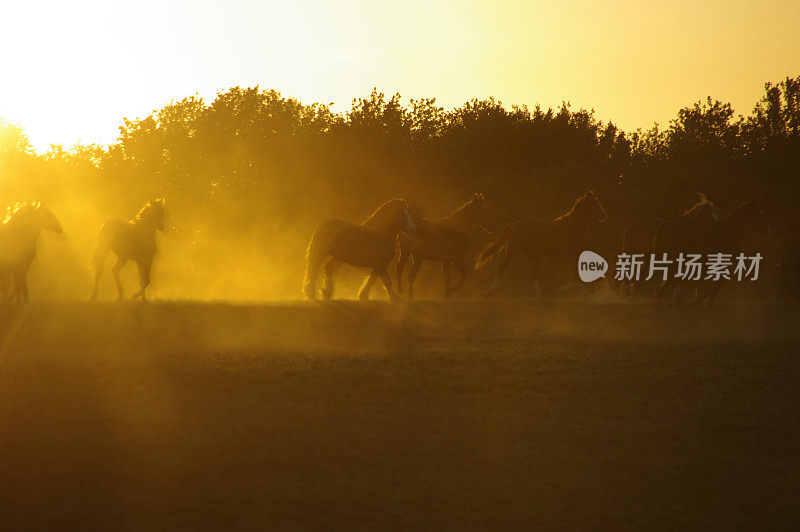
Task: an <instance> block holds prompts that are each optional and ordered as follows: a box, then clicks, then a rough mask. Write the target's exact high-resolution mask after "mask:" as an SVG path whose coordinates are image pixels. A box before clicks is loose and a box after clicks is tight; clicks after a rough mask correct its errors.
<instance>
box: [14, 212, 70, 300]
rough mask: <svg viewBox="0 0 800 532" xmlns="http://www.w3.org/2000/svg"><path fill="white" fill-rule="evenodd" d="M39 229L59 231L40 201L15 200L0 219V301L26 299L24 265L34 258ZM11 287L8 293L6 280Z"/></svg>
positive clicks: (60, 230)
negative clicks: (11, 282)
mask: <svg viewBox="0 0 800 532" xmlns="http://www.w3.org/2000/svg"><path fill="white" fill-rule="evenodd" d="M42 229H49V230H50V231H53V232H55V233H57V234H61V233H62V232H63V231H62V229H61V224H60V223H59V222H58V219H57V218H56V216H55V214H53V211H51V210H50V209H48V208H47V207H45V206H44V205H43V204H42V203H40V202H30V203H29V202H26V203H17V204H16V205H15V206H14V208H13V209H12V208H9V209H7V210H6V216H5V219H4V220H3V221H2V222H0V301H2V302H4V301H7V300H10V299H16V301H17V302H20V301H24V302H26V303H27V302H28V301H29V299H28V269H29V268H30V266H31V263H32V262H33V259H35V258H36V242H38V240H39V236H40V235H41V233H42ZM11 280H13V281H14V291H13V292H12V293H11V294H10V295H9V294H8V289H9V283H10V281H11Z"/></svg>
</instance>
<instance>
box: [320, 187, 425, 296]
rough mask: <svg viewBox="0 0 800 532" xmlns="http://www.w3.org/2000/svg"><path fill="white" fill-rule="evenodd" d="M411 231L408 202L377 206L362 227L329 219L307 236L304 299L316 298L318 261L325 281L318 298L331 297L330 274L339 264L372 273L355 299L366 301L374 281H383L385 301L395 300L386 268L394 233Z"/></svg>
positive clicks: (400, 200)
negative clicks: (366, 269)
mask: <svg viewBox="0 0 800 532" xmlns="http://www.w3.org/2000/svg"><path fill="white" fill-rule="evenodd" d="M400 230H405V231H409V232H410V233H413V232H414V221H413V220H412V218H411V214H410V213H409V212H408V203H406V200H404V199H401V198H394V199H391V200H389V201H387V202H386V203H384V204H383V205H381V206H380V207H378V209H377V210H376V211H375V212H374V213H372V215H371V216H370V217H369V218H367V219H366V220H365V221H364V223H363V224H360V225H359V224H356V223H353V222H348V221H346V220H338V219H332V220H328V221H326V222H325V223H324V224H322V225H321V226H320V227H319V228H318V229H317V230H316V231H314V235H313V236H312V237H311V241H310V242H309V244H308V252H307V253H306V260H307V266H306V276H305V284H304V292H305V295H306V297H307V298H309V299H314V298H315V296H316V281H317V275H318V274H319V268H320V266H321V265H322V262H323V261H324V260H325V259H326V258H328V257H331V259H330V260H329V261H328V262H327V263H326V264H325V268H324V269H325V281H324V283H323V286H322V296H323V297H324V298H325V299H330V298H331V297H332V296H333V274H334V272H335V271H336V269H337V268H338V267H339V266H341V264H342V263H347V264H351V265H353V266H361V267H365V268H371V269H372V272H371V273H370V276H369V277H368V278H367V280H366V281H365V282H364V284H363V285H362V287H361V290H359V292H358V297H359V299H364V300H365V299H369V291H370V288H372V285H373V284H374V283H375V281H376V280H377V279H378V277H380V278H381V280H383V284H384V286H385V287H386V291H387V292H388V293H389V298H391V299H399V296H398V295H397V293H396V292H395V291H394V289H393V288H392V281H391V279H390V278H389V273H388V272H387V267H388V266H389V263H390V262H391V261H392V259H393V258H394V256H395V249H396V247H397V233H398V232H399V231H400Z"/></svg>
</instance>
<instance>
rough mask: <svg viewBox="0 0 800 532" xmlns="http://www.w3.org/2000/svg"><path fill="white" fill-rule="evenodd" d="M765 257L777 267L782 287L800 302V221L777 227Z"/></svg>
mask: <svg viewBox="0 0 800 532" xmlns="http://www.w3.org/2000/svg"><path fill="white" fill-rule="evenodd" d="M765 255H766V258H767V259H768V260H769V261H770V263H771V264H772V265H774V266H776V267H777V270H778V272H779V274H780V281H781V284H782V286H783V287H784V288H787V289H788V292H789V295H791V296H792V297H793V298H794V299H795V300H798V301H800V220H794V221H792V222H788V223H785V224H783V225H780V226H779V227H777V228H776V229H775V231H774V232H773V234H772V238H771V239H770V242H769V243H768V245H767V249H766V252H765Z"/></svg>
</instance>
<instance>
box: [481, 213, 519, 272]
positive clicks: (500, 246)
mask: <svg viewBox="0 0 800 532" xmlns="http://www.w3.org/2000/svg"><path fill="white" fill-rule="evenodd" d="M510 232H511V224H508V225H506V226H505V227H503V230H502V231H500V235H499V236H498V237H497V238H496V239H495V240H494V242H492V243H490V244H487V245H486V246H485V247H484V248H483V249H482V250H481V252H480V253H478V258H477V259H476V261H475V269H476V270H480V269H481V268H483V267H484V266H486V264H488V263H489V261H490V260H492V259H493V258H495V257H496V256H498V255H499V254H500V253H502V252H503V251H505V249H506V248H507V247H508V234H509V233H510Z"/></svg>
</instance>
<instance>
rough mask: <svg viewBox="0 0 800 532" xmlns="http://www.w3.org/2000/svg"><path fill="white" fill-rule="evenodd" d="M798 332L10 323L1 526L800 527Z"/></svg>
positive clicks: (518, 316) (556, 312) (375, 316)
mask: <svg viewBox="0 0 800 532" xmlns="http://www.w3.org/2000/svg"><path fill="white" fill-rule="evenodd" d="M798 324H800V309H798V308H797V307H791V306H783V305H778V304H768V303H763V302H762V303H747V304H746V303H729V304H728V305H723V306H722V307H721V308H719V309H716V310H714V311H711V310H708V309H694V308H687V309H681V308H660V307H657V306H653V305H650V304H647V303H635V304H621V303H599V302H593V303H592V302H590V303H581V302H577V301H558V300H552V301H547V300H545V301H538V300H525V299H514V300H512V299H509V300H493V301H488V302H487V301H454V302H446V303H445V302H442V303H437V302H420V303H413V304H412V303H405V304H397V305H392V304H389V303H385V302H377V303H372V304H358V303H355V302H351V301H347V302H345V301H342V302H333V303H330V304H320V303H317V304H306V303H286V304H272V305H226V304H209V303H155V304H151V305H148V306H139V305H132V304H124V305H118V304H98V305H89V304H77V303H76V304H53V305H47V304H35V305H34V306H33V307H31V308H30V309H27V310H22V309H6V310H0V334H1V335H2V339H3V341H2V343H0V349H2V350H1V351H0V357H2V358H0V528H3V529H26V530H28V529H37V528H42V527H46V528H53V527H59V528H65V527H68V526H69V527H71V528H72V527H80V528H84V529H85V528H96V527H102V528H115V529H117V528H137V529H143V528H151V529H153V528H154V529H164V528H198V527H242V528H247V527H256V526H260V527H262V528H263V527H265V526H266V527H279V528H304V527H316V528H320V527H321V528H347V529H349V528H392V529H394V528H407V527H423V526H424V527H426V528H453V527H459V528H508V527H511V528H522V527H531V526H535V527H543V528H578V527H580V528H600V527H603V528H607V527H626V528H639V527H648V528H649V527H656V528H662V527H663V528H677V527H681V528H683V527H689V528H708V527H715V528H716V527H726V528H756V527H758V528H773V529H774V528H793V527H795V526H796V524H797V523H798V522H799V521H800V455H799V454H798V449H800V409H798V405H800V331H798Z"/></svg>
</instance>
